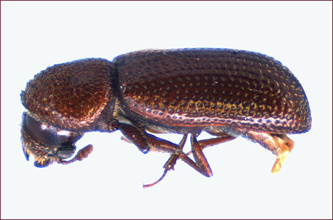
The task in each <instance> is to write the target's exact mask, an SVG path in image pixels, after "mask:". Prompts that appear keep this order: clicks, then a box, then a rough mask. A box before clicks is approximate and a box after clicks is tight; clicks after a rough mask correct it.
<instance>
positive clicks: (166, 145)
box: [119, 123, 202, 187]
mask: <svg viewBox="0 0 333 220" xmlns="http://www.w3.org/2000/svg"><path fill="white" fill-rule="evenodd" d="M119 129H120V131H121V132H122V133H123V135H124V139H126V140H127V141H130V142H131V143H133V144H134V145H135V146H137V147H138V148H139V150H140V151H142V152H143V153H147V152H149V151H157V152H165V153H171V154H172V155H171V156H170V158H169V160H168V161H167V162H166V163H165V165H164V169H165V170H164V173H163V175H162V177H161V178H160V179H159V180H158V181H156V182H155V183H154V184H149V185H146V187H149V186H153V185H155V184H156V183H157V182H159V181H161V180H162V179H163V178H164V176H165V175H166V173H167V172H168V171H169V170H171V169H173V167H174V165H175V164H176V161H177V160H178V159H181V160H183V161H184V162H185V163H187V164H188V165H189V166H191V167H192V168H193V169H195V170H196V171H198V172H200V173H202V172H201V171H200V169H199V167H198V166H197V164H196V163H195V162H194V161H193V160H192V159H191V158H189V157H188V156H186V155H185V154H184V153H183V147H184V144H185V141H186V137H187V134H184V137H183V139H182V141H181V142H180V144H179V145H176V144H174V143H172V142H170V141H167V140H164V139H161V138H158V137H156V136H154V135H152V134H149V133H147V132H145V131H144V130H142V129H140V128H138V127H135V126H133V125H130V124H122V123H119ZM144 187H145V185H144Z"/></svg>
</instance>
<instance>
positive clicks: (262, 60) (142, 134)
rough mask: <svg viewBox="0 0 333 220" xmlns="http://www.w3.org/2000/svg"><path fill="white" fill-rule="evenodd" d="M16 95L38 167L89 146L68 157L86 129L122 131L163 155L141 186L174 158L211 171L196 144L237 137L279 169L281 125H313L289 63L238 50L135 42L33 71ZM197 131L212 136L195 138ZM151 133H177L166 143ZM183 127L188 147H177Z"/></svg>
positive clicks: (284, 144) (284, 145) (27, 145)
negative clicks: (132, 48)
mask: <svg viewBox="0 0 333 220" xmlns="http://www.w3.org/2000/svg"><path fill="white" fill-rule="evenodd" d="M21 99H22V103H23V105H24V107H25V108H26V109H27V111H26V112H24V113H23V122H22V129H21V133H22V145H23V151H24V154H25V156H26V159H27V160H28V159H29V155H33V156H34V158H35V163H34V164H35V166H36V167H46V166H48V165H50V164H52V163H54V162H57V163H60V164H68V163H71V162H74V161H77V160H82V159H83V158H85V157H87V156H88V154H89V153H91V151H92V145H88V146H86V147H85V148H83V149H81V150H80V151H79V152H78V153H77V154H76V156H75V157H74V158H73V159H70V160H69V158H70V157H71V156H73V155H74V153H75V151H76V146H75V143H76V141H78V140H79V139H80V138H81V137H82V136H83V134H84V133H85V132H89V131H101V132H113V131H116V130H120V131H121V132H122V134H123V136H124V139H125V140H127V141H129V142H131V143H133V144H134V145H136V146H137V147H138V148H139V150H140V151H142V152H143V153H147V152H149V151H159V152H167V153H170V155H171V156H170V159H169V160H168V161H167V162H166V164H165V165H164V173H163V175H162V177H161V178H160V179H158V180H157V181H156V182H154V183H152V184H148V185H144V187H149V186H153V185H155V184H156V183H158V182H159V181H160V180H162V179H163V177H164V176H165V175H166V173H167V172H168V171H169V170H171V169H173V168H174V165H175V163H176V161H177V160H179V159H180V160H182V161H184V162H185V163H187V164H188V165H190V166H191V167H192V168H194V169H195V170H197V171H198V172H200V173H201V174H203V175H204V176H207V177H209V176H212V170H211V168H210V166H209V164H208V162H207V159H206V157H205V155H204V154H203V149H204V148H206V147H208V146H212V145H216V144H220V143H223V142H225V141H229V140H232V139H235V138H236V137H238V136H242V137H245V138H247V139H249V140H251V141H253V142H256V143H259V144H260V145H262V146H263V147H264V148H266V149H268V150H269V151H271V152H272V153H273V154H274V155H276V157H277V159H276V161H275V164H274V166H273V168H272V173H277V172H279V170H280V169H281V166H282V164H283V163H284V161H285V160H286V157H287V156H288V154H289V153H290V151H291V150H292V149H293V146H294V142H293V141H292V140H291V139H289V138H288V137H287V135H286V134H287V133H288V134H295V133H304V132H307V131H308V130H310V128H311V113H310V107H309V103H308V100H307V97H306V95H305V92H304V90H303V88H302V86H301V84H300V83H299V81H298V80H297V79H296V77H295V76H294V75H293V74H292V72H291V71H290V70H289V69H288V68H287V67H285V66H283V65H282V64H281V63H280V62H279V61H277V60H275V59H273V58H272V57H269V56H266V55H263V54H260V53H255V52H249V51H243V50H232V49H173V50H143V51H137V52H132V53H128V54H124V55H120V56H118V57H116V58H115V59H114V60H113V61H112V62H110V61H108V60H106V59H100V58H98V59H95V58H90V59H83V60H76V61H73V62H69V63H63V64H58V65H54V66H52V67H48V68H47V69H46V70H44V71H42V72H40V73H39V74H37V75H35V77H34V79H33V80H30V81H29V82H28V84H27V87H26V89H25V91H23V92H22V93H21ZM202 131H206V132H208V133H209V134H211V135H214V136H216V137H215V138H211V139H207V140H200V141H198V140H197V136H198V135H199V134H200V133H201V132H202ZM152 133H178V134H183V139H182V140H181V141H180V143H179V144H174V143H171V142H169V141H167V140H163V139H160V138H158V137H156V136H154V135H153V134H152ZM188 134H190V136H191V137H190V139H191V145H192V150H191V152H189V153H187V154H185V153H184V152H183V146H184V144H185V141H186V138H187V136H188ZM190 154H193V158H194V161H193V160H192V159H191V158H190V157H189V155H190ZM66 159H67V160H66Z"/></svg>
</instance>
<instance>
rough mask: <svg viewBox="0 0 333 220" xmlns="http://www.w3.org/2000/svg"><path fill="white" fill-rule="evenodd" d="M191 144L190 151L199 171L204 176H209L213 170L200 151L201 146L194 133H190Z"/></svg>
mask: <svg viewBox="0 0 333 220" xmlns="http://www.w3.org/2000/svg"><path fill="white" fill-rule="evenodd" d="M191 145H192V153H193V157H194V160H195V162H196V164H197V165H198V167H199V169H200V171H201V173H202V174H203V175H204V176H207V177H210V176H212V175H213V172H212V170H211V168H210V166H209V163H208V161H207V159H206V157H205V155H204V154H203V152H202V148H201V146H200V145H199V142H198V141H197V138H196V135H193V134H192V135H191Z"/></svg>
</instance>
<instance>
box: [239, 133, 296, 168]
mask: <svg viewBox="0 0 333 220" xmlns="http://www.w3.org/2000/svg"><path fill="white" fill-rule="evenodd" d="M241 132H243V131H241ZM242 136H244V137H246V138H248V139H250V140H252V141H254V142H257V143H259V144H260V145H262V146H263V147H265V148H266V149H267V150H269V151H271V152H272V153H273V154H274V155H276V157H277V158H276V161H275V163H274V165H273V168H272V171H271V172H272V173H273V174H275V173H278V172H279V171H280V169H281V166H282V165H283V163H284V162H285V160H286V159H287V156H288V155H289V153H290V152H291V150H292V149H293V148H294V144H295V143H294V141H293V140H291V139H290V138H288V136H287V135H286V134H269V133H264V132H256V131H246V132H244V133H242Z"/></svg>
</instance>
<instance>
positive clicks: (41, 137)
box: [21, 112, 92, 167]
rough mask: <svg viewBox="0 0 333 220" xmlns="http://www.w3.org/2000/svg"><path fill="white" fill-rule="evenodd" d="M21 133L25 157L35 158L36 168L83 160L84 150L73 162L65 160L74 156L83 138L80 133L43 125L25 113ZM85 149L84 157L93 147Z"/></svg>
mask: <svg viewBox="0 0 333 220" xmlns="http://www.w3.org/2000/svg"><path fill="white" fill-rule="evenodd" d="M21 133H22V146H23V152H24V155H25V157H26V159H27V160H29V156H30V155H32V156H34V158H35V163H34V164H35V166H36V167H47V166H48V165H50V164H52V163H54V162H58V163H62V164H67V163H69V162H74V161H75V160H82V152H83V151H82V150H81V151H80V152H81V153H78V154H77V156H76V157H75V158H74V159H73V160H71V161H66V160H65V159H68V158H70V157H71V156H73V155H74V153H75V151H76V146H75V142H76V141H78V140H79V139H80V138H81V137H82V133H80V132H70V131H66V130H61V129H59V128H55V127H54V126H50V125H47V124H46V123H41V122H39V121H36V120H35V119H34V118H32V117H31V116H30V115H28V114H27V113H26V112H24V113H23V121H22V129H21ZM85 149H86V150H84V152H85V154H86V155H85V156H84V157H86V156H87V155H88V154H89V153H90V152H91V151H92V147H91V146H89V147H86V148H85Z"/></svg>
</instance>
